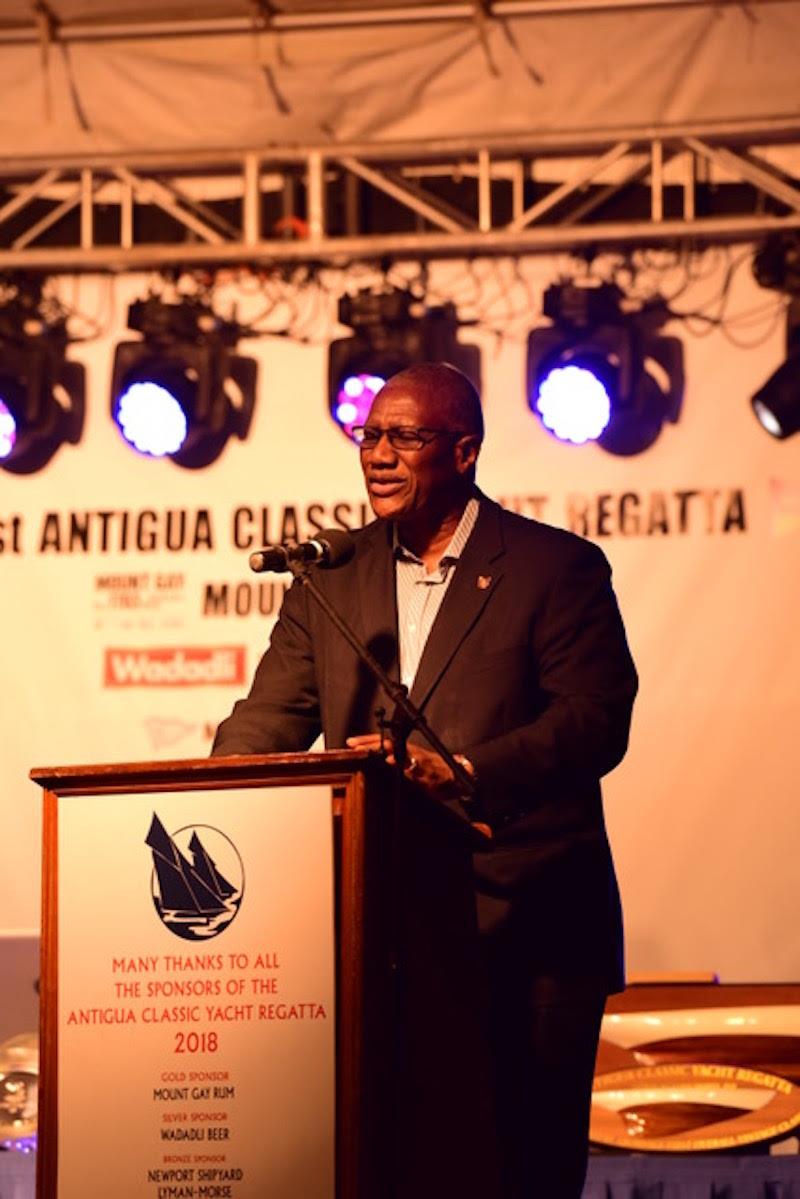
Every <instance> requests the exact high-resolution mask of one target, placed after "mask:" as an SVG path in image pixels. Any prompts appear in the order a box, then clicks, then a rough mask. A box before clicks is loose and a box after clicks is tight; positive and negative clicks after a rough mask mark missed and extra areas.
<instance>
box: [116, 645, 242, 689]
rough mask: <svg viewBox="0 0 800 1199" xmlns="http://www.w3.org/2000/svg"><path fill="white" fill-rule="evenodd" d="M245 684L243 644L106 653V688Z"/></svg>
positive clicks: (142, 649) (135, 649) (166, 647)
mask: <svg viewBox="0 0 800 1199" xmlns="http://www.w3.org/2000/svg"><path fill="white" fill-rule="evenodd" d="M244 681H245V647H244V646H243V645H218V646H206V645H202V646H165V647H159V648H155V649H144V648H141V647H136V648H131V649H119V648H109V649H107V650H106V651H105V661H104V672H103V684H104V686H106V687H203V686H209V685H212V684H214V685H217V686H225V685H234V684H238V685H241V684H242V683H244Z"/></svg>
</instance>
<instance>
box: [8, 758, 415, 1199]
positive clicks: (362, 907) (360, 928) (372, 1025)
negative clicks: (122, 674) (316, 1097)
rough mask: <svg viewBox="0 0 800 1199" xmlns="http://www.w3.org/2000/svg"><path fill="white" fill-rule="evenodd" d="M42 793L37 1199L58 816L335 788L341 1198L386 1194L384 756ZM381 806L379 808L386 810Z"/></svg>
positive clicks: (156, 767)
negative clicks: (90, 806) (160, 799)
mask: <svg viewBox="0 0 800 1199" xmlns="http://www.w3.org/2000/svg"><path fill="white" fill-rule="evenodd" d="M31 778H32V779H33V780H34V781H35V782H36V783H38V784H39V786H41V787H42V788H44V792H45V794H44V820H43V876H42V951H41V954H42V957H41V1020H40V1033H41V1075H40V1099H39V1154H38V1164H37V1196H38V1199H57V1163H58V1111H57V1104H58V1075H57V1068H58V988H59V980H58V935H59V934H58V916H59V913H58V814H59V807H60V804H61V803H62V802H63V801H68V800H69V798H70V797H72V796H108V797H110V798H111V797H113V796H114V795H115V794H123V793H127V794H130V793H132V792H135V793H140V792H141V793H144V792H159V791H171V792H174V791H191V790H203V791H209V790H213V789H215V788H217V789H222V788H227V789H230V788H249V787H250V788H251V787H269V786H279V785H280V786H286V785H291V784H292V783H294V784H297V785H298V786H299V785H303V786H306V785H309V784H326V785H327V784H329V785H330V786H331V797H332V803H331V818H332V820H333V826H334V841H333V843H334V862H335V865H334V909H335V912H334V915H335V929H336V958H335V961H336V1132H335V1144H336V1199H371V1197H373V1196H375V1195H377V1194H380V1193H382V1191H383V1189H384V1188H383V1182H382V1180H381V1173H382V1170H384V1169H385V1168H386V1166H385V1162H386V1161H387V1160H388V1156H389V1155H386V1154H385V1153H383V1152H382V1146H383V1138H384V1136H385V1135H386V1131H387V1130H386V1120H385V1105H386V1103H387V1102H388V1096H387V1079H386V1072H385V1071H381V1070H380V1068H379V1065H378V1063H380V1062H381V1060H382V1055H381V1053H380V1049H381V1044H382V1039H383V1038H384V1037H385V1036H386V1035H387V1034H388V1022H387V1013H388V1012H389V1010H390V1004H389V1003H388V1002H386V998H387V993H386V988H387V987H388V986H389V985H390V982H389V977H390V963H389V961H388V958H387V944H386V918H387V912H388V892H387V877H386V876H387V872H386V870H385V869H381V868H380V865H379V863H380V862H381V861H383V862H384V863H385V861H386V858H385V853H386V849H387V844H388V842H387V838H389V837H390V836H391V820H392V817H391V813H392V804H391V803H389V802H386V800H387V798H388V795H389V794H390V792H391V789H392V787H393V783H392V779H391V776H390V775H389V772H388V771H387V769H386V767H385V766H384V765H383V762H382V760H381V759H380V757H378V756H376V755H375V754H368V753H364V752H360V751H346V750H342V751H332V752H327V753H311V754H269V755H259V756H248V757H227V758H222V757H220V758H210V759H198V760H184V761H165V762H145V763H128V764H115V765H97V766H65V767H55V768H49V769H48V768H42V769H36V770H33V771H32V772H31ZM382 801H383V802H382Z"/></svg>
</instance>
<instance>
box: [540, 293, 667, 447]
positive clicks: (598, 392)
mask: <svg viewBox="0 0 800 1199" xmlns="http://www.w3.org/2000/svg"><path fill="white" fill-rule="evenodd" d="M623 303H624V296H623V293H622V292H621V291H620V289H619V288H618V287H616V286H615V285H614V284H610V283H604V284H600V285H599V286H581V285H578V284H575V283H562V284H553V285H552V286H551V287H549V288H548V289H547V291H546V292H545V295H544V314H545V316H547V317H549V318H550V320H551V321H552V324H551V325H550V326H549V327H545V328H540V329H534V330H533V331H532V332H531V333H530V334H529V336H528V356H527V397H528V404H529V407H530V408H531V410H532V411H533V412H534V413H535V414H536V415H537V416H538V417H539V419H540V420H541V421H542V423H543V424H544V425H545V427H546V428H547V429H548V431H549V432H551V433H553V435H554V436H556V437H558V438H559V439H560V440H563V441H570V442H572V443H573V444H582V443H583V442H586V441H596V442H597V444H598V445H601V446H602V447H603V449H605V450H607V451H609V453H612V454H621V455H631V454H639V453H641V452H642V451H643V450H646V449H647V448H648V447H649V446H650V445H652V444H653V442H654V441H655V440H656V438H657V437H658V435H659V434H660V432H661V429H662V427H663V425H664V423H665V422H666V421H671V422H676V421H677V420H678V418H679V415H680V409H681V405H682V402H683V387H684V376H683V346H682V344H681V342H680V340H679V339H678V338H675V337H669V336H665V335H662V334H660V333H659V332H658V330H659V328H660V326H661V325H662V324H663V322H664V320H665V319H666V316H667V313H666V309H665V308H664V306H663V305H661V304H658V303H653V304H649V305H648V306H647V308H646V309H641V310H640V311H638V312H625V311H624V310H623Z"/></svg>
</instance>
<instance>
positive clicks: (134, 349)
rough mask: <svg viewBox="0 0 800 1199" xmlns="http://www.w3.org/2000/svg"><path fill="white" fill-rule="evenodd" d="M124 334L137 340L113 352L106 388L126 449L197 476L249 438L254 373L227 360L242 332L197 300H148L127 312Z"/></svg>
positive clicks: (236, 358) (248, 365)
mask: <svg viewBox="0 0 800 1199" xmlns="http://www.w3.org/2000/svg"><path fill="white" fill-rule="evenodd" d="M128 327H129V328H130V329H134V330H135V331H137V332H139V333H141V335H142V340H141V341H127V342H122V343H121V344H120V345H118V346H117V349H116V352H115V354H114V369H113V374H112V380H111V415H112V417H113V419H114V422H115V424H116V425H117V427H118V429H119V431H120V434H121V435H122V437H123V439H124V440H125V442H126V443H127V444H128V445H130V446H131V447H132V448H133V449H134V450H136V451H137V452H138V453H140V454H143V455H145V456H147V457H150V458H164V457H169V458H171V459H172V461H173V462H176V463H178V465H179V466H184V467H188V468H190V469H198V468H201V467H204V466H208V465H209V464H210V463H211V462H214V461H215V460H216V459H217V458H218V457H219V455H220V454H221V453H222V450H223V448H224V447H225V444H226V443H227V441H228V439H229V438H230V437H232V436H236V437H239V438H242V439H244V438H245V437H246V436H247V434H248V431H249V428H250V423H251V420H252V416H253V409H254V407H255V392H256V376H257V367H256V363H255V361H254V359H252V358H245V357H243V356H241V355H238V354H235V353H233V350H234V349H235V347H236V345H237V343H238V341H239V338H240V337H241V336H242V333H243V329H242V328H241V326H240V325H238V324H237V323H236V322H235V321H225V320H222V319H221V318H220V317H218V316H217V315H216V314H215V313H214V312H213V311H212V309H211V307H210V306H209V305H208V304H207V303H206V302H205V301H204V300H200V299H197V298H195V297H184V298H182V299H179V300H177V301H175V302H167V301H165V300H162V299H161V298H160V297H157V296H151V297H149V298H148V299H146V300H136V301H134V303H133V304H131V305H130V307H129V309H128Z"/></svg>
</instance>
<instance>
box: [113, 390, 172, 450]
mask: <svg viewBox="0 0 800 1199" xmlns="http://www.w3.org/2000/svg"><path fill="white" fill-rule="evenodd" d="M116 419H117V424H118V425H119V427H120V429H121V431H122V435H123V437H124V438H125V440H126V441H129V442H130V444H131V445H132V446H133V447H134V449H136V450H138V451H139V453H140V454H150V455H151V456H152V457H153V458H163V457H164V455H165V454H174V453H176V451H177V450H179V449H180V448H181V446H182V445H183V443H184V441H185V440H186V433H187V423H186V414H185V412H184V411H183V408H181V406H180V404H179V403H178V401H177V400H176V399H175V396H174V395H173V394H172V392H170V391H167V389H166V388H165V387H161V386H160V385H159V384H158V383H151V382H143V383H132V384H131V386H130V387H128V388H126V390H125V391H124V392H123V393H122V395H121V396H120V399H119V404H118V405H117V418H116Z"/></svg>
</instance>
